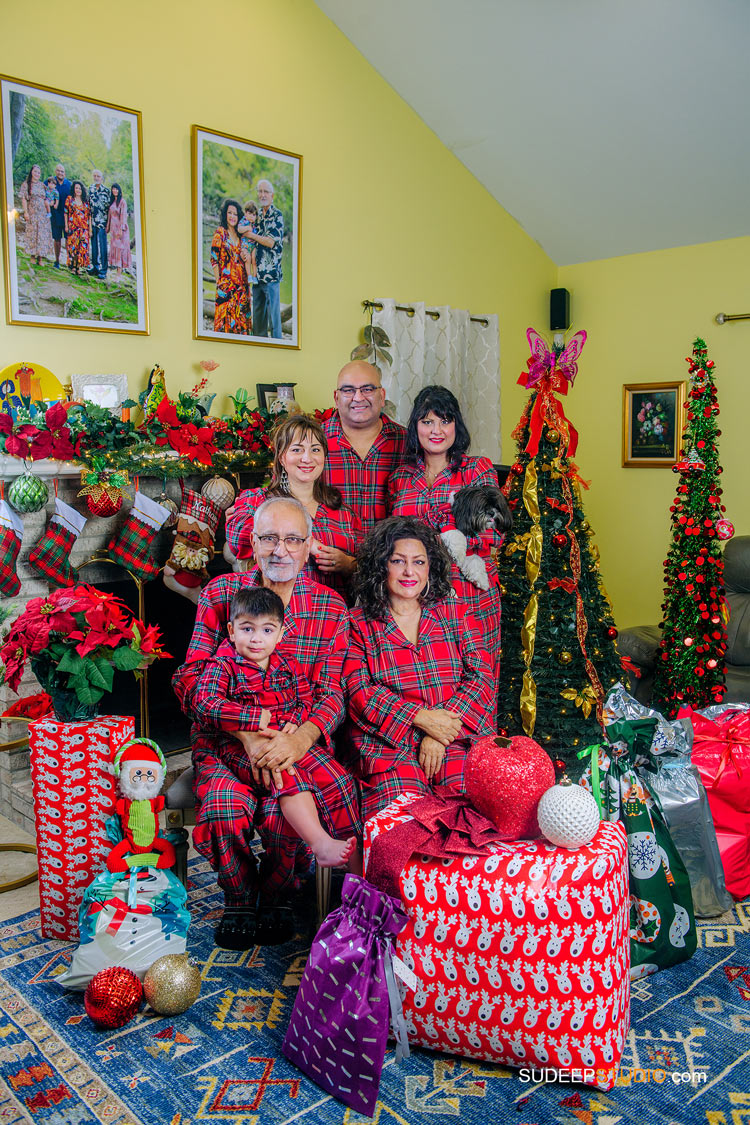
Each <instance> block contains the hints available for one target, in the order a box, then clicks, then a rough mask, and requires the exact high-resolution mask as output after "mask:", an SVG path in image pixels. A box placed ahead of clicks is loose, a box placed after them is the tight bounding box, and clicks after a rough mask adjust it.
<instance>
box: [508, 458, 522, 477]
mask: <svg viewBox="0 0 750 1125" xmlns="http://www.w3.org/2000/svg"><path fill="white" fill-rule="evenodd" d="M510 471H511V472H512V473H515V475H516V476H517V477H520V476H522V474H523V465H522V464H521V462H520V461H516V462H515V464H513V465H511V467H510Z"/></svg>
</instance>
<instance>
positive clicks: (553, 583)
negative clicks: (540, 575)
mask: <svg viewBox="0 0 750 1125" xmlns="http://www.w3.org/2000/svg"><path fill="white" fill-rule="evenodd" d="M547 585H548V586H549V588H550V590H565V591H566V593H568V594H572V593H573V592H574V590H575V588H576V584H575V582H574V581H573V579H572V578H550V580H549V582H548V583H547Z"/></svg>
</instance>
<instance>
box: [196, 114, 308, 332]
mask: <svg viewBox="0 0 750 1125" xmlns="http://www.w3.org/2000/svg"><path fill="white" fill-rule="evenodd" d="M192 164H193V336H194V338H195V339H196V340H223V341H225V342H227V343H233V344H260V345H261V346H262V347H276V348H292V349H299V347H300V333H299V256H300V210H301V202H302V157H301V156H299V155H298V154H297V153H294V152H287V151H285V150H284V149H272V148H268V147H267V146H266V145H261V144H257V143H256V142H254V141H248V140H243V139H242V138H241V137H234V136H232V135H231V134H229V133H218V132H216V131H215V130H209V129H204V128H202V127H201V126H199V125H193V129H192ZM264 185H270V188H271V194H270V197H269V194H268V187H267V186H264ZM261 189H262V190H263V191H264V193H265V194H264V195H263V196H261ZM247 204H251V206H252V205H254V207H255V215H256V218H257V226H255V225H249V226H248V227H247V228H246V229H245V231H244V233H242V234H240V233H238V230H237V229H236V227H237V226H238V225H243V220H247V219H248V214H249V216H250V219H249V220H248V221H249V222H250V221H251V220H252V211H250V212H246V210H245V208H246V205H247ZM238 210H239V211H240V215H239V219H238V221H237V222H235V219H234V213H235V212H237V211H238ZM279 230H280V231H281V238H280V239H279V238H278V237H276V231H279ZM265 238H272V239H275V241H274V242H273V245H267V244H266V243H265V242H264V241H263V240H264V239H265ZM238 239H239V242H238ZM256 239H257V240H258V241H256ZM279 244H280V245H281V256H280V258H279V253H278V245H279ZM279 273H280V275H281V276H280V278H278V279H277V275H278V274H279ZM254 278H255V280H253V279H254Z"/></svg>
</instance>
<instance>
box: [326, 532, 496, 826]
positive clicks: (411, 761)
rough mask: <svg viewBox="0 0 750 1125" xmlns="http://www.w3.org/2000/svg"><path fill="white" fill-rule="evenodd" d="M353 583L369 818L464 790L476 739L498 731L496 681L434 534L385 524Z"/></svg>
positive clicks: (356, 681) (358, 732)
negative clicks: (441, 792)
mask: <svg viewBox="0 0 750 1125" xmlns="http://www.w3.org/2000/svg"><path fill="white" fill-rule="evenodd" d="M356 583H357V593H358V603H357V606H356V607H355V608H354V609H353V610H352V611H351V622H352V625H351V640H350V645H349V652H348V654H347V657H346V660H345V662H344V683H345V685H346V692H347V697H348V709H349V727H350V734H351V736H352V740H353V742H354V744H355V746H356V747H357V749H358V751H359V754H360V761H361V767H362V773H363V776H364V781H363V786H362V789H363V814H364V816H365V818H367V817H370V816H374V814H375V813H376V812H379V811H380V809H383V808H385V806H386V805H388V804H390V802H391V801H393V800H394V799H395V798H396V797H397V796H398V795H399V793H405V792H409V793H417V794H419V795H422V796H424V795H426V794H428V793H429V792H430V791H431V789H432V788H433V787H436V786H446V785H452V786H454V787H455V788H457V789H459V790H463V789H464V764H465V760H466V754H467V751H468V749H469V745H470V740H471V739H472V738H475V737H477V736H479V735H482V734H489V733H494V730H495V725H494V713H495V685H494V677H493V674H492V669H491V666H490V660H489V657H488V655H487V652H486V651H485V648H484V646H483V641H482V637H481V632H480V629H479V627H478V624H477V622H476V621H475V620H474V618H473V617H472V616H471V614H470V613H469V612H468V608H467V606H466V605H465V604H462V603H461V602H460V601H459V600H458V599H457V598H453V597H451V593H452V591H451V584H450V560H449V558H448V555H447V552H446V550H445V548H444V547H443V545H442V543H441V542H440V540H439V538H438V535H437V533H436V532H435V531H433V530H432V529H431V528H429V527H427V526H426V525H425V524H423V523H422V522H421V521H420V520H417V519H414V518H409V517H398V516H397V517H392V518H390V519H386V520H383V521H382V522H381V523H380V524H378V525H377V526H376V527H375V528H374V529H373V530H372V531H371V532H370V533H369V535H368V536H367V538H366V539H365V542H364V544H363V546H362V548H361V550H360V554H359V559H358V569H357V579H356Z"/></svg>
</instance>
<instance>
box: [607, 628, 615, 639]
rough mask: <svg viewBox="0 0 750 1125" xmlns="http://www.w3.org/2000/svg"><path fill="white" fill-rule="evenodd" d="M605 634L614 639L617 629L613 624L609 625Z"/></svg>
mask: <svg viewBox="0 0 750 1125" xmlns="http://www.w3.org/2000/svg"><path fill="white" fill-rule="evenodd" d="M607 636H608V637H609V638H610V639H611V640H614V639H615V637H616V636H617V629H615V627H614V625H610V626H609V628H608V629H607Z"/></svg>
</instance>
